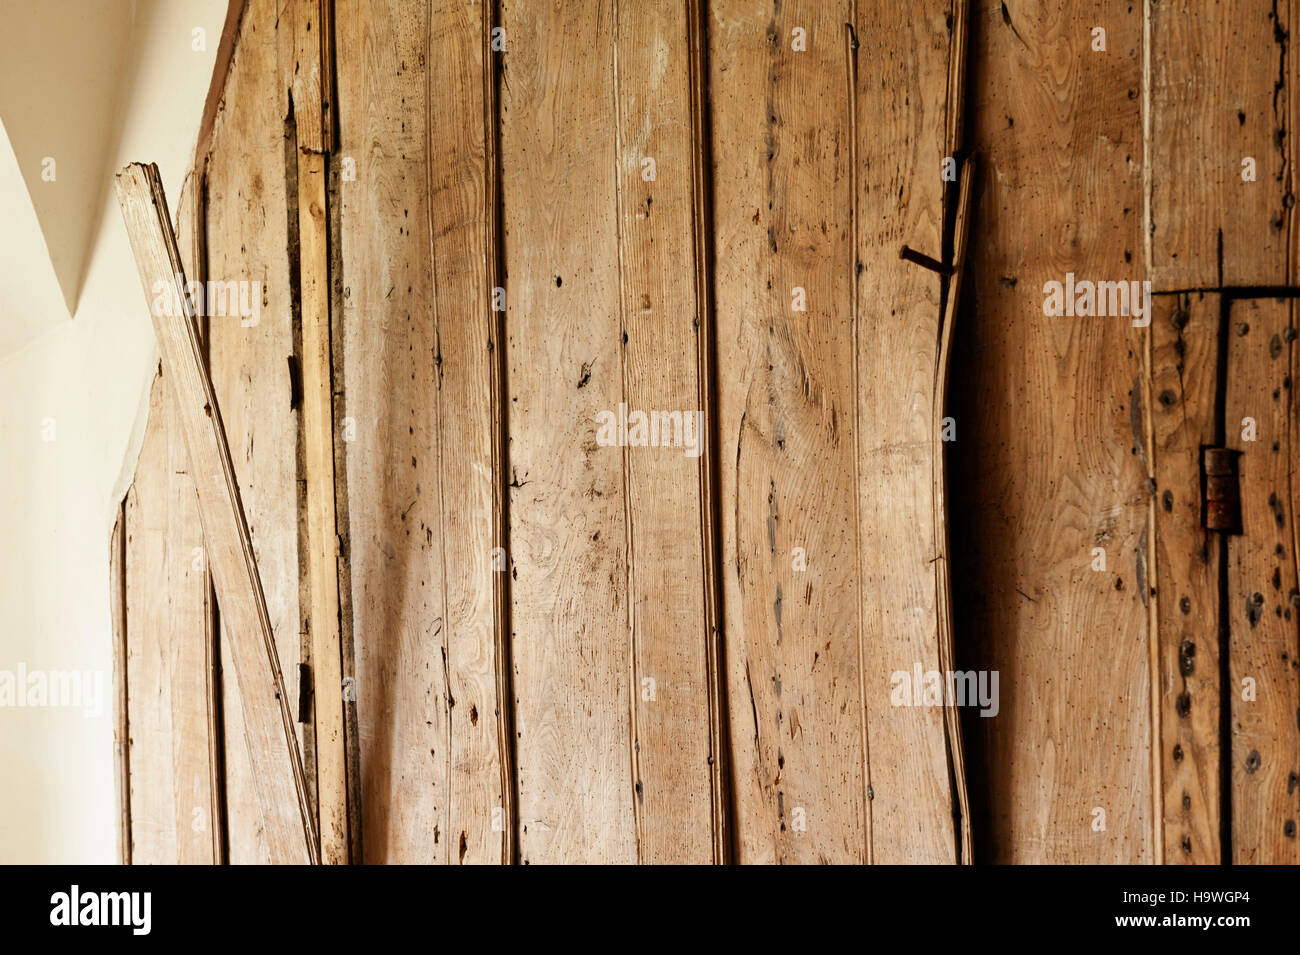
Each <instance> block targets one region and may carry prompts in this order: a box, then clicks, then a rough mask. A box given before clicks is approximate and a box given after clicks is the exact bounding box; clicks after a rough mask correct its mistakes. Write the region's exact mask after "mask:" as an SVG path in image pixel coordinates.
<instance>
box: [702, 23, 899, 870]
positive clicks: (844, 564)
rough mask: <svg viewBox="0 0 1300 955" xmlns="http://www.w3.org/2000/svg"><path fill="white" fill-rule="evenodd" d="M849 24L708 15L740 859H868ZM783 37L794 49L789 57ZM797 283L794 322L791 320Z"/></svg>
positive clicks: (727, 613) (723, 482)
mask: <svg viewBox="0 0 1300 955" xmlns="http://www.w3.org/2000/svg"><path fill="white" fill-rule="evenodd" d="M849 19H850V8H849V6H848V5H847V4H816V3H800V2H795V3H790V4H782V5H780V7H779V8H776V9H773V8H770V7H766V6H764V5H761V4H756V3H752V2H747V0H727V2H720V3H713V4H710V22H709V44H710V50H709V61H710V70H711V87H712V89H711V97H712V99H711V102H712V109H713V112H712V126H713V150H712V151H713V161H714V168H713V182H714V188H715V206H714V208H715V216H716V229H717V236H716V240H715V249H716V261H717V277H716V286H717V329H718V331H717V336H718V367H719V380H718V390H719V408H718V421H719V431H720V436H721V437H720V452H719V455H720V465H721V476H720V485H721V495H722V504H721V508H720V511H721V516H722V520H723V544H722V548H723V550H722V563H723V568H724V573H723V576H724V582H723V596H724V607H725V619H726V626H727V668H728V673H727V678H728V699H729V705H730V714H729V716H730V724H731V745H732V760H733V772H732V776H733V785H734V798H735V809H736V851H737V861H738V862H745V863H748V862H790V863H797V862H818V861H826V862H863V861H867V859H868V845H869V829H868V818H867V813H868V808H867V794H868V778H867V774H866V752H865V749H864V726H863V723H864V716H863V707H864V700H863V687H862V685H861V683H860V679H861V676H862V673H861V667H862V660H861V648H860V645H859V637H860V632H859V622H858V613H859V608H858V600H859V592H858V581H857V550H856V547H857V540H856V537H857V528H856V527H855V519H856V518H855V502H854V495H855V493H856V491H855V475H856V464H855V461H854V441H855V429H856V427H857V425H856V417H857V415H856V411H855V409H856V406H857V395H856V393H855V390H854V382H853V364H854V362H853V354H852V348H851V347H850V343H851V342H852V340H853V337H852V318H851V315H850V309H849V299H850V282H851V280H852V275H853V271H854V252H853V248H852V239H851V234H850V222H849V215H848V210H849V208H850V206H851V192H850V189H851V183H852V180H851V178H850V169H849V155H850V137H851V134H852V123H851V119H850V113H849V94H848V85H847V83H846V81H845V77H846V75H847V69H848V64H847V63H846V60H845V46H844V24H845V22H846V21H848V20H849ZM796 27H799V28H801V29H802V30H804V31H805V36H806V38H807V49H806V51H803V52H796V51H795V50H794V49H792V42H793V30H794V29H795V28H796ZM895 255H897V250H895ZM796 287H799V288H800V289H802V291H803V293H804V295H805V296H806V309H807V310H806V311H794V310H793V307H792V306H793V304H794V295H795V294H796V293H795V292H794V289H795V288H796ZM796 549H797V550H796ZM805 562H806V563H805ZM804 567H806V569H802V568H804ZM804 823H806V830H805V829H803V828H796V827H797V826H798V827H802V826H803V824H804Z"/></svg>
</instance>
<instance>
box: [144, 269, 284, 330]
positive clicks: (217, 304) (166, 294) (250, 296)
mask: <svg viewBox="0 0 1300 955" xmlns="http://www.w3.org/2000/svg"><path fill="white" fill-rule="evenodd" d="M172 278H173V281H171V282H168V281H166V280H165V279H159V280H158V281H157V282H154V283H153V295H154V299H153V305H152V308H153V313H154V314H155V315H184V314H185V305H184V303H183V302H181V297H180V293H179V292H178V291H177V288H178V287H179V286H181V284H182V283H183V282H184V278H185V277H184V276H183V275H180V274H179V273H178V274H176V275H174V276H173V277H172ZM184 287H185V294H186V296H188V298H189V300H190V302H191V304H192V305H193V307H194V313H195V314H196V315H206V316H208V317H209V318H238V319H239V324H241V325H243V326H244V327H245V328H252V327H253V326H254V325H256V324H257V323H258V322H260V321H261V320H262V283H261V282H256V281H254V282H246V281H238V282H218V281H215V280H213V279H209V280H208V281H207V282H206V283H204V282H184Z"/></svg>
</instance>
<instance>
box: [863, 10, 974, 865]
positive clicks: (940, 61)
mask: <svg viewBox="0 0 1300 955" xmlns="http://www.w3.org/2000/svg"><path fill="white" fill-rule="evenodd" d="M951 13H952V9H951V4H950V3H948V2H947V0H930V2H926V3H917V4H910V5H908V6H906V7H902V6H895V7H893V8H890V7H889V5H881V4H862V5H861V6H860V8H859V13H858V22H857V30H856V34H857V37H858V39H859V43H860V48H859V50H858V51H857V60H858V84H857V87H856V90H855V100H856V103H855V105H856V117H855V124H854V130H855V135H856V138H857V150H858V168H857V173H856V175H855V177H854V179H853V180H852V182H853V187H854V188H855V189H856V190H857V199H856V215H857V218H858V222H859V225H858V229H857V236H856V243H857V255H856V262H857V263H860V271H859V272H858V278H857V282H858V293H857V314H856V315H855V316H854V317H853V320H854V322H855V325H856V329H857V330H856V342H857V354H856V363H855V366H854V382H855V388H856V389H857V391H856V403H857V404H856V414H857V419H856V420H857V424H856V430H857V442H856V474H857V481H858V486H857V492H856V493H857V494H858V502H857V509H858V510H857V521H858V545H857V546H858V550H859V554H858V561H859V575H860V580H859V588H860V600H861V603H862V611H861V624H860V625H861V628H862V631H861V634H862V637H861V639H862V648H863V650H862V653H863V662H862V666H863V673H862V678H863V686H864V688H865V693H864V703H865V707H866V718H867V739H868V744H869V752H870V755H871V757H872V759H871V790H872V797H873V798H872V800H871V839H872V860H873V861H875V862H880V863H905V862H906V863H931V864H934V863H952V862H955V861H956V860H957V843H958V838H957V831H956V828H955V822H954V806H955V797H954V792H953V787H952V783H951V781H950V778H949V768H948V762H949V752H948V747H949V739H948V731H947V728H946V727H945V709H944V707H943V706H940V705H934V706H927V705H917V704H920V703H921V702H922V701H923V699H924V698H923V697H922V696H921V694H922V692H923V688H922V687H921V686H917V685H915V674H916V673H917V668H918V667H919V670H920V672H921V673H923V674H930V673H940V674H942V673H943V672H944V671H945V670H947V669H949V666H948V664H947V660H948V654H947V649H946V648H944V647H941V645H940V639H941V637H940V635H939V622H938V614H939V605H938V594H937V592H936V586H937V583H938V578H937V577H936V573H935V564H936V562H937V561H938V560H941V559H942V560H946V557H941V556H940V555H941V553H942V552H943V550H944V546H945V545H944V544H943V543H942V541H941V539H940V538H941V535H942V533H943V527H942V525H941V524H940V523H939V519H938V512H937V511H936V510H935V507H936V501H935V493H936V488H935V474H936V468H937V462H936V455H937V453H941V452H940V451H938V450H937V449H939V448H941V447H942V446H941V445H937V444H936V441H935V437H936V436H935V433H934V431H935V428H936V426H937V425H938V424H939V422H936V421H935V417H934V413H933V409H934V405H935V401H936V399H937V397H938V394H937V389H938V384H939V383H938V374H939V373H938V367H939V346H940V334H941V318H942V308H941V303H940V294H939V293H940V279H939V276H938V275H936V274H935V273H934V272H931V271H929V270H927V269H925V268H923V267H921V266H919V265H916V264H914V263H911V262H904V261H901V260H900V259H899V250H900V249H901V248H902V247H903V246H907V247H908V248H910V249H913V250H916V251H918V252H921V253H924V254H925V255H928V256H929V257H931V258H933V259H942V258H943V256H944V251H943V230H944V223H943V208H944V206H943V200H944V197H943V187H944V180H943V177H942V173H943V163H944V159H945V157H946V156H947V155H948V154H949V143H948V136H949V126H948V123H949V110H948V102H947V96H948V92H949V90H948V80H949V62H948V60H949V55H950V48H951V45H952V24H953V20H952V18H951V16H950V14H951ZM838 262H839V263H840V267H841V268H845V267H847V266H848V263H847V262H846V260H845V259H844V258H840V259H838ZM857 267H858V266H857V265H856V264H855V265H854V268H857ZM963 423H964V422H962V423H959V424H958V432H957V433H958V435H959V436H961V432H962V424H963ZM904 675H905V677H904ZM903 678H906V679H907V680H908V681H909V688H910V693H909V694H908V695H907V697H906V699H907V700H908V701H909V702H910V703H911V705H905V706H900V705H897V702H898V698H897V695H896V693H895V692H894V690H896V689H898V688H900V687H901V685H902V684H901V681H902V679H903ZM970 703H971V704H972V705H974V704H975V703H976V701H975V700H971V701H970ZM954 745H955V743H954Z"/></svg>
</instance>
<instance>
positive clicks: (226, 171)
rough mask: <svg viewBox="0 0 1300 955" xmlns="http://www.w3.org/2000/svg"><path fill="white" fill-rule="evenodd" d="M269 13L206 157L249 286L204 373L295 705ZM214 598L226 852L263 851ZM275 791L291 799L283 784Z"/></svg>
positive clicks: (222, 237)
mask: <svg viewBox="0 0 1300 955" xmlns="http://www.w3.org/2000/svg"><path fill="white" fill-rule="evenodd" d="M277 14H278V5H277V4H276V3H274V2H272V0H249V2H248V4H247V9H246V10H245V12H244V16H243V19H242V21H241V23H240V32H239V37H238V42H237V46H236V49H235V53H234V58H233V61H232V63H231V67H230V73H229V76H228V79H227V83H226V90H225V96H224V99H223V106H222V109H221V111H220V112H219V113H218V114H217V116H216V118H215V121H214V128H213V133H212V148H211V152H210V153H209V154H208V156H207V157H206V158H207V197H208V198H207V243H208V255H207V258H208V268H209V275H208V279H209V280H210V281H212V282H214V283H222V287H223V288H224V287H225V285H226V283H231V282H233V283H247V285H244V286H238V285H237V286H236V288H237V289H238V290H239V291H244V292H246V294H245V295H244V297H243V301H242V302H241V303H240V304H243V305H247V306H249V307H248V308H246V309H241V308H240V307H239V305H238V304H235V302H234V301H227V302H225V303H224V305H225V307H224V308H222V307H221V306H222V304H223V303H222V302H220V301H211V302H208V303H207V305H208V306H209V307H208V311H209V312H210V313H212V314H211V315H210V324H211V340H210V348H209V354H210V363H211V369H212V378H213V384H214V388H215V391H216V395H217V399H218V401H219V403H220V405H221V410H222V416H223V419H224V421H225V425H226V429H227V433H228V434H229V435H230V436H231V441H232V449H233V453H234V458H235V462H236V476H237V478H238V481H239V490H240V495H241V499H242V501H243V503H244V508H245V513H246V514H247V517H248V523H249V528H250V532H251V534H252V540H253V550H254V554H255V555H256V559H257V566H258V569H259V572H260V576H261V579H262V583H263V588H264V593H265V595H266V600H267V608H268V612H269V613H270V617H271V625H272V630H273V632H274V634H275V639H276V649H277V653H278V655H279V657H280V659H281V660H282V661H283V662H284V664H285V666H286V667H287V668H289V670H290V671H291V672H290V674H289V679H290V680H291V682H292V683H293V684H295V686H294V689H293V690H291V699H290V701H289V702H290V703H292V704H293V709H295V710H296V709H297V700H298V691H297V688H296V683H297V673H296V670H297V666H296V664H297V662H298V661H299V660H300V659H301V652H302V647H303V639H302V636H301V633H300V630H301V626H302V614H301V610H300V602H299V575H300V572H301V571H303V570H305V567H306V565H305V564H304V563H301V562H300V559H299V531H298V524H299V507H298V481H299V480H300V478H301V474H300V472H299V464H298V454H297V444H298V430H299V422H298V416H297V414H296V412H295V410H294V409H293V407H292V404H291V396H292V385H291V381H290V365H289V359H290V357H291V356H294V355H295V341H294V339H295V328H294V325H295V323H294V311H293V295H292V293H293V289H292V272H291V269H290V260H289V215H290V212H289V209H290V206H289V199H288V195H287V193H286V188H287V187H286V180H287V172H288V168H289V167H288V165H287V163H288V161H289V157H287V156H286V140H285V123H284V120H283V114H282V112H281V104H280V102H279V94H278V91H279V90H280V88H281V77H282V76H283V75H284V74H283V72H282V69H281V63H280V52H281V51H280V49H279V44H280V43H281V42H282V41H283V37H279V38H278V37H277V32H278V31H277V29H276V21H277ZM273 91H276V92H275V93H273ZM293 168H294V169H295V170H296V164H295V166H294V167H293ZM295 224H296V223H295ZM241 311H244V312H248V313H251V314H244V315H241V314H240V312H241ZM220 609H221V610H222V615H221V619H222V625H223V633H222V668H223V672H224V673H225V674H226V676H227V678H226V679H225V680H224V684H223V691H224V699H223V701H222V706H223V719H224V723H225V727H224V737H225V752H224V759H225V764H226V780H227V781H226V803H227V816H228V820H229V830H230V840H229V841H230V845H229V855H230V861H231V862H233V863H236V864H240V863H249V862H269V861H272V859H273V858H274V853H273V851H272V848H273V847H272V844H271V841H270V840H269V839H268V838H267V837H266V836H265V835H264V833H265V832H266V831H267V824H266V821H265V819H264V815H265V814H266V813H267V812H268V811H272V810H270V809H268V807H267V805H266V804H264V803H263V802H262V800H261V799H260V797H259V789H258V785H257V783H256V780H255V776H256V765H257V762H258V760H260V759H261V758H262V756H261V755H260V754H259V753H257V752H256V750H254V749H252V748H250V744H249V742H248V740H249V739H250V737H249V733H248V728H247V727H246V726H245V724H244V713H243V708H244V704H243V702H242V698H241V695H240V692H239V688H238V686H237V685H236V681H235V680H234V679H230V678H229V676H230V673H231V670H232V669H233V668H234V666H235V661H234V659H233V656H232V654H231V652H230V648H229V646H228V644H229V643H230V640H231V635H230V633H229V632H228V629H227V628H226V626H225V625H226V624H227V623H229V620H228V617H227V615H226V614H225V613H224V610H225V608H224V607H222V608H220ZM295 715H296V714H295ZM261 718H264V717H261ZM254 738H255V737H254ZM284 795H285V796H286V797H287V798H289V800H290V802H289V805H290V806H292V804H293V803H292V798H293V797H292V792H291V791H288V792H286V793H285V794H284ZM280 811H281V810H279V809H276V810H273V812H274V813H278V812H280ZM272 828H274V827H272Z"/></svg>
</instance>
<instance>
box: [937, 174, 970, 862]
mask: <svg viewBox="0 0 1300 955" xmlns="http://www.w3.org/2000/svg"><path fill="white" fill-rule="evenodd" d="M975 165H976V161H975V157H974V156H971V157H969V158H968V159H967V160H966V162H965V163H964V164H963V165H962V174H961V183H960V191H959V193H958V197H957V212H956V218H955V219H954V222H953V262H952V267H953V272H952V278H951V280H950V281H949V283H948V299H947V301H946V302H945V303H944V314H943V324H942V326H941V328H940V330H939V355H938V361H937V363H936V365H935V382H934V409H933V423H932V426H931V427H932V434H933V440H934V457H933V460H934V465H933V466H934V495H933V500H934V511H935V513H934V522H935V528H936V533H937V535H938V541H939V545H940V547H941V548H942V550H941V552H940V554H939V555H938V558H937V559H936V560H935V562H934V568H935V570H934V572H935V599H936V601H937V605H938V607H939V613H938V614H937V617H938V638H939V659H940V661H941V666H942V667H943V668H944V669H945V670H947V671H949V672H951V671H952V670H954V669H955V668H956V659H955V657H956V648H955V646H954V642H953V632H952V584H951V577H950V574H949V568H948V554H949V539H948V517H947V506H948V495H947V469H946V467H945V463H944V447H943V440H942V434H943V413H944V405H945V404H946V400H947V396H948V366H949V362H950V359H951V357H952V336H953V326H954V325H955V324H956V318H957V309H958V303H959V301H960V299H961V276H962V270H963V269H964V267H965V264H966V246H967V237H968V234H969V222H970V205H971V193H972V183H973V182H974V179H975ZM944 722H945V724H946V725H947V731H948V751H949V754H950V757H951V760H952V774H953V784H954V786H955V788H956V790H957V793H956V795H957V803H958V805H959V806H960V807H961V832H960V838H961V850H962V851H961V861H962V863H963V864H965V865H971V864H973V862H974V859H973V856H974V851H975V846H974V841H975V840H974V834H973V833H972V831H971V818H970V793H969V790H968V787H967V785H966V762H965V754H964V753H963V751H962V740H961V720H960V719H959V717H958V715H957V711H956V710H955V709H954V708H953V707H951V706H949V707H945V708H944Z"/></svg>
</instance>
